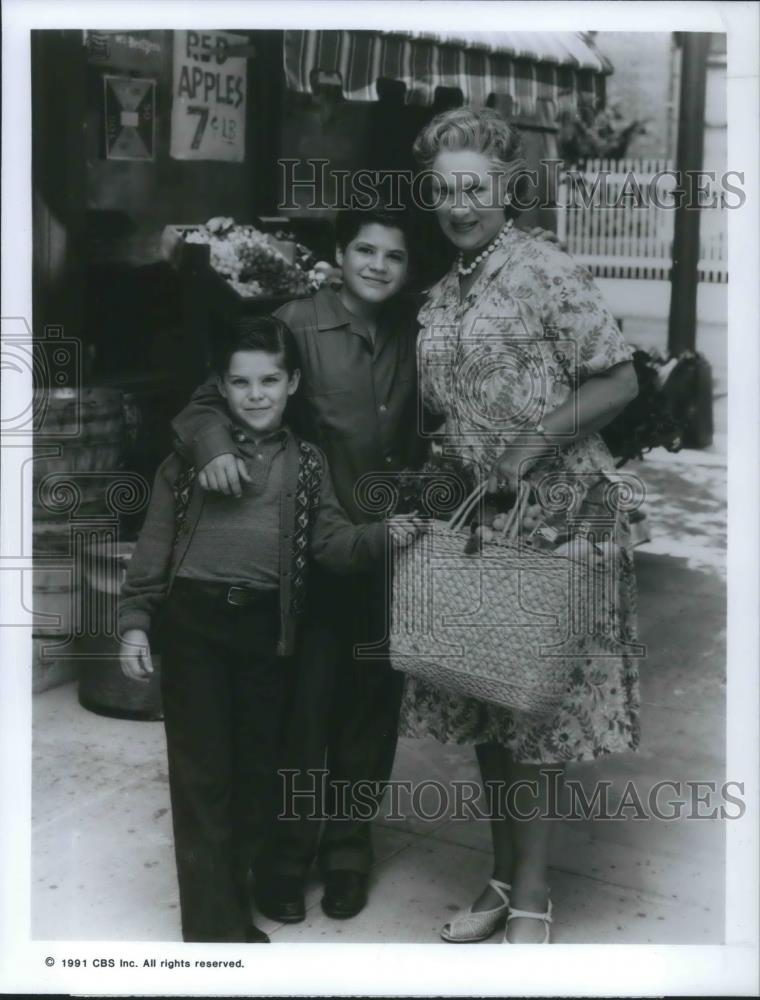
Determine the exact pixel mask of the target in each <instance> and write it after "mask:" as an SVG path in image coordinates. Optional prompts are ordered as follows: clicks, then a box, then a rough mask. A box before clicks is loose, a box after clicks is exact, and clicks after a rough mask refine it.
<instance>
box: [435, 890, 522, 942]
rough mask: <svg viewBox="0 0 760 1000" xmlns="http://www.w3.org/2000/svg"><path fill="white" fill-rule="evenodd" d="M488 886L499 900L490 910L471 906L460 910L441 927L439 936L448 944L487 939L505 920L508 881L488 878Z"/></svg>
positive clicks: (507, 903) (507, 902)
mask: <svg viewBox="0 0 760 1000" xmlns="http://www.w3.org/2000/svg"><path fill="white" fill-rule="evenodd" d="M488 884H489V886H490V887H491V888H492V889H493V891H494V892H495V893H496V895H497V896H498V897H499V899H500V900H501V903H500V904H499V905H498V906H495V907H494V908H493V909H492V910H476V911H474V912H473V909H472V907H470V908H469V909H467V910H461V911H460V912H459V913H458V914H457V915H456V916H455V917H454V918H453V919H452V920H450V921H449V923H447V924H444V925H443V927H442V928H441V937H442V939H443V940H444V941H447V942H448V943H449V944H474V943H475V942H476V941H487V940H488V938H490V937H491V935H492V934H493V933H494V931H495V930H496V929H497V928H498V927H499V926H500V925H501V924H502V923H504V922H505V921H506V919H507V910H508V909H509V892H510V890H511V889H512V886H511V885H510V884H509V883H508V882H500V881H499V880H498V879H495V878H490V879H489V880H488Z"/></svg>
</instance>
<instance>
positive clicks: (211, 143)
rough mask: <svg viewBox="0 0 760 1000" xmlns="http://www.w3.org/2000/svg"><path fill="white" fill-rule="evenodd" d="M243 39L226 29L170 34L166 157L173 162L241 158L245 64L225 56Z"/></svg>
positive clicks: (236, 57) (238, 58)
mask: <svg viewBox="0 0 760 1000" xmlns="http://www.w3.org/2000/svg"><path fill="white" fill-rule="evenodd" d="M246 43H247V38H245V37H243V36H242V35H233V34H230V33H229V32H226V31H175V32H174V72H173V88H172V135H171V155H172V156H173V157H174V158H175V159H177V160H227V161H230V162H233V163H242V161H243V160H244V158H245V97H246V94H245V85H246V61H245V58H243V57H241V56H228V55H227V50H228V49H229V48H231V47H232V46H234V45H245V44H246Z"/></svg>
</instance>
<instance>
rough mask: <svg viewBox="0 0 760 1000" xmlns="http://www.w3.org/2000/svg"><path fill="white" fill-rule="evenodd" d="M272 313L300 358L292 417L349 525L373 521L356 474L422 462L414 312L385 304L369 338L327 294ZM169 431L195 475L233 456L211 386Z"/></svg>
mask: <svg viewBox="0 0 760 1000" xmlns="http://www.w3.org/2000/svg"><path fill="white" fill-rule="evenodd" d="M275 315H276V316H277V317H278V318H279V319H281V320H283V321H284V322H285V323H287V325H288V326H289V327H290V329H291V330H292V331H293V334H294V336H295V339H296V342H297V344H298V349H299V353H300V357H301V378H302V384H301V387H300V388H299V392H298V393H297V395H296V397H294V399H293V401H292V403H291V406H290V409H289V413H290V418H289V419H290V421H291V423H292V425H293V427H294V429H295V430H296V431H297V432H298V433H300V435H301V436H302V437H304V438H306V439H307V440H309V441H313V442H314V443H315V444H318V445H319V446H320V448H322V449H323V451H324V452H325V454H326V456H327V460H328V464H329V467H330V472H331V475H332V479H333V483H334V485H335V492H336V494H337V497H338V499H339V501H340V503H341V504H342V506H343V507H344V508H345V510H346V512H347V513H348V515H349V516H350V518H351V519H352V520H353V521H354V522H356V523H360V522H366V521H369V520H372V519H374V517H375V516H376V515H373V514H370V513H368V512H367V511H366V510H365V509H363V507H362V504H361V503H360V502H359V501H358V500H357V496H356V493H355V489H356V486H357V484H358V482H359V480H360V479H361V478H362V476H365V475H367V474H368V473H376V474H383V473H394V472H397V471H398V470H400V469H403V468H408V467H410V466H413V465H414V464H416V462H417V460H418V458H419V448H420V442H419V438H418V436H417V366H416V332H417V325H416V309H415V308H414V306H413V304H412V303H410V302H408V301H405V300H394V301H392V302H391V303H389V304H388V306H387V307H386V308H385V309H384V310H382V311H381V312H380V313H379V314H378V323H377V331H376V334H375V337H374V339H373V338H372V336H371V335H370V333H369V331H368V329H367V327H366V326H365V324H364V323H363V322H362V320H361V319H360V318H359V317H356V316H354V315H352V314H351V313H349V312H348V310H347V309H346V308H345V306H344V305H343V303H342V302H341V300H340V298H339V297H338V295H337V294H336V293H335V292H334V291H333V290H332V289H330V288H323V289H321V290H320V291H318V292H317V293H316V294H315V295H313V296H310V297H309V298H303V299H295V300H294V301H292V302H288V303H286V304H285V305H284V306H282V307H281V308H280V309H278V310H277V312H276V313H275ZM173 427H174V430H175V433H176V434H177V436H178V438H179V439H180V442H181V445H182V446H183V447H184V448H185V449H188V450H189V451H190V452H191V454H192V457H193V459H194V461H195V462H196V463H197V465H198V467H199V468H203V466H204V465H205V464H206V463H207V462H209V461H210V460H211V459H212V458H215V457H216V456H217V455H220V454H223V453H225V452H229V451H230V445H231V441H230V423H229V417H228V415H227V409H226V406H225V405H224V400H223V398H222V397H221V395H220V394H219V391H218V389H217V387H216V383H215V381H214V380H209V381H208V382H206V383H204V385H202V386H201V387H200V388H199V389H198V390H196V392H195V393H194V395H193V399H192V401H191V403H190V404H189V405H188V406H187V407H186V408H185V409H184V410H183V411H182V413H181V414H179V416H178V417H177V418H175V420H174V423H173Z"/></svg>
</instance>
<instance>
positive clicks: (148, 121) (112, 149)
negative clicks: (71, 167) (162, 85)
mask: <svg viewBox="0 0 760 1000" xmlns="http://www.w3.org/2000/svg"><path fill="white" fill-rule="evenodd" d="M103 88H104V90H103V100H104V115H103V118H104V121H105V129H106V135H105V141H106V159H108V160H152V159H154V156H155V148H156V142H155V136H156V83H155V81H154V80H141V79H139V78H138V77H133V76H104V77H103Z"/></svg>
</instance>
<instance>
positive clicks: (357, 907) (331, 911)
mask: <svg viewBox="0 0 760 1000" xmlns="http://www.w3.org/2000/svg"><path fill="white" fill-rule="evenodd" d="M367 881H368V878H367V876H366V874H365V873H364V872H344V871H334V872H328V873H327V874H326V875H325V894H324V896H323V897H322V909H323V910H324V912H325V914H326V915H327V916H328V917H332V918H333V920H348V919H349V917H355V916H356V914H357V913H361V911H362V910H363V909H364V907H365V906H366V905H367Z"/></svg>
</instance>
